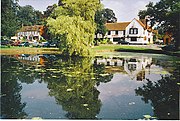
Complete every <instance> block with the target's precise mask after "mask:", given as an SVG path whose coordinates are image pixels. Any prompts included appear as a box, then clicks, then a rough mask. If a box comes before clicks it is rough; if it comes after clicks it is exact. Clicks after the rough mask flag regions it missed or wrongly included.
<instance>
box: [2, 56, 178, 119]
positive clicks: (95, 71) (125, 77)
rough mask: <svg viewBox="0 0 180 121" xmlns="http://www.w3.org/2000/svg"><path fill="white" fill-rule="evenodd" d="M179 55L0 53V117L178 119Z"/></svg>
mask: <svg viewBox="0 0 180 121" xmlns="http://www.w3.org/2000/svg"><path fill="white" fill-rule="evenodd" d="M179 65H180V58H176V57H171V56H165V55H153V54H149V55H148V54H134V53H109V55H107V56H106V57H100V56H99V57H95V58H78V57H74V58H67V57H63V56H61V55H47V54H44V55H25V54H22V55H9V56H8V55H6V56H5V55H1V118H7V119H12V118H13V119H22V118H24V119H32V118H33V117H40V118H42V119H109V120H115V119H118V120H127V119H131V120H135V119H147V118H148V119H149V118H150V119H179V86H178V84H179V82H180V81H179V77H180V73H179V72H180V70H179V69H180V68H179V67H180V66H179Z"/></svg>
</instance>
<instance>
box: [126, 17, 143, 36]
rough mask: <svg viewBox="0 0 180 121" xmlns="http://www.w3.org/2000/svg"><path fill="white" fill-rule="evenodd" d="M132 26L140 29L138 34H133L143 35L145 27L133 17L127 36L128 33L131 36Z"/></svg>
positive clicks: (127, 29)
mask: <svg viewBox="0 0 180 121" xmlns="http://www.w3.org/2000/svg"><path fill="white" fill-rule="evenodd" d="M130 28H137V29H138V34H136V35H133V36H143V32H144V28H143V26H142V25H141V24H140V23H139V22H138V21H137V20H136V19H133V20H132V21H131V23H130V24H129V25H128V26H127V27H126V36H128V35H129V36H130V34H129V30H130Z"/></svg>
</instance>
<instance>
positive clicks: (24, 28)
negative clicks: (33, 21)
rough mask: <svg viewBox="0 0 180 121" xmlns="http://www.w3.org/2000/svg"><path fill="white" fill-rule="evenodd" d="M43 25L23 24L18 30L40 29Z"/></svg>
mask: <svg viewBox="0 0 180 121" xmlns="http://www.w3.org/2000/svg"><path fill="white" fill-rule="evenodd" d="M42 27H43V25H34V26H23V27H22V28H21V29H20V30H18V32H26V31H39V29H40V28H42Z"/></svg>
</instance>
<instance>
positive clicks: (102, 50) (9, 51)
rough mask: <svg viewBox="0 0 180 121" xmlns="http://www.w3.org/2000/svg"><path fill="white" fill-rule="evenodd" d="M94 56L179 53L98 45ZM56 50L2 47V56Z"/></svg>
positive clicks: (146, 47)
mask: <svg viewBox="0 0 180 121" xmlns="http://www.w3.org/2000/svg"><path fill="white" fill-rule="evenodd" d="M92 51H93V53H94V54H95V55H98V56H99V55H104V54H107V53H108V52H135V53H153V54H167V55H175V56H179V55H180V52H167V51H162V49H161V48H160V47H158V46H157V45H100V46H94V47H92ZM60 53H61V52H60V51H59V49H58V48H32V47H3V48H1V54H2V55H14V54H60Z"/></svg>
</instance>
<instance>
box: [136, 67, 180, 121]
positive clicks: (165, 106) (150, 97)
mask: <svg viewBox="0 0 180 121" xmlns="http://www.w3.org/2000/svg"><path fill="white" fill-rule="evenodd" d="M179 79H180V75H179V70H175V71H174V73H173V74H172V75H166V76H164V77H162V79H160V80H158V81H157V82H154V83H153V82H152V81H150V80H148V79H147V81H148V82H147V84H145V85H143V87H139V88H138V89H136V90H135V91H136V94H137V95H140V96H143V98H142V100H143V101H145V103H148V102H149V101H151V105H152V106H153V108H154V115H155V116H156V117H158V119H164V120H165V119H176V120H177V119H179V104H178V102H179V87H178V85H177V83H179V82H180V80H179Z"/></svg>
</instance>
